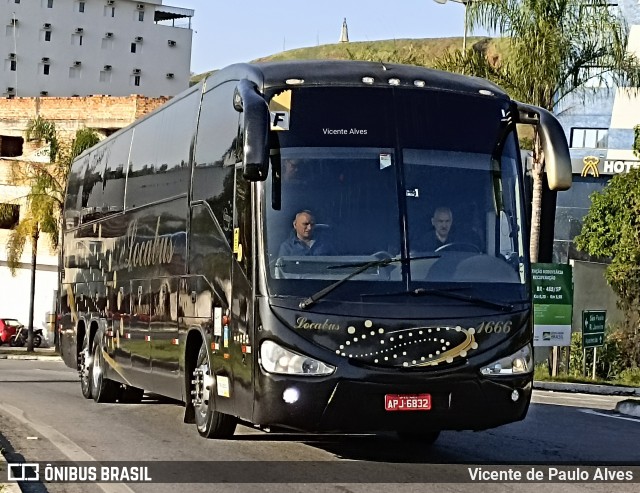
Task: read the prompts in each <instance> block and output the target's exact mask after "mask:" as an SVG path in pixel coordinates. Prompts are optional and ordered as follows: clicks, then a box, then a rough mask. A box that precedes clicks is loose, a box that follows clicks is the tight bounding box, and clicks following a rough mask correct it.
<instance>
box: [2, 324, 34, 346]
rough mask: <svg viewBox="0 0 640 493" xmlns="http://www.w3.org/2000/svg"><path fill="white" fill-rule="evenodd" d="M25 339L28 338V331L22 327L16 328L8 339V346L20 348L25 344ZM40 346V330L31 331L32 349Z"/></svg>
mask: <svg viewBox="0 0 640 493" xmlns="http://www.w3.org/2000/svg"><path fill="white" fill-rule="evenodd" d="M27 337H29V329H27V328H26V327H25V326H24V325H21V326H20V327H18V330H17V331H16V333H15V334H14V335H12V336H11V338H10V339H9V346H11V347H22V346H24V345H25V344H26V343H27ZM41 344H42V329H35V328H34V329H33V347H40V345H41Z"/></svg>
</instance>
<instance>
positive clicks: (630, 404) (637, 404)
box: [616, 399, 640, 418]
mask: <svg viewBox="0 0 640 493" xmlns="http://www.w3.org/2000/svg"><path fill="white" fill-rule="evenodd" d="M616 412H617V413H621V414H628V415H629V416H635V417H636V418H640V401H636V400H633V399H627V400H624V401H620V402H618V404H616Z"/></svg>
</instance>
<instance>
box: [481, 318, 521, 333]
mask: <svg viewBox="0 0 640 493" xmlns="http://www.w3.org/2000/svg"><path fill="white" fill-rule="evenodd" d="M511 326H512V325H511V320H509V321H507V322H482V323H481V324H480V325H478V328H477V329H476V333H477V334H482V333H483V332H484V333H485V334H508V333H509V332H511Z"/></svg>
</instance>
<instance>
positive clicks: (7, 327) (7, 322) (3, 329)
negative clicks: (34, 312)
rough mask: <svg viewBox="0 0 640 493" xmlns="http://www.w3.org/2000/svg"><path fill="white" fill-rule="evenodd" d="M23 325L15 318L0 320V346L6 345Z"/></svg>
mask: <svg viewBox="0 0 640 493" xmlns="http://www.w3.org/2000/svg"><path fill="white" fill-rule="evenodd" d="M22 325H23V324H21V323H20V322H18V321H17V320H16V319H15V318H0V344H7V343H9V340H10V339H11V337H12V336H15V335H16V332H17V331H18V328H20V327H22Z"/></svg>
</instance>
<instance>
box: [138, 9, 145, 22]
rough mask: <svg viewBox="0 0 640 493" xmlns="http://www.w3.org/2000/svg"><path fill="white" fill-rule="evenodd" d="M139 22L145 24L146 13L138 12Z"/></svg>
mask: <svg viewBox="0 0 640 493" xmlns="http://www.w3.org/2000/svg"><path fill="white" fill-rule="evenodd" d="M138 20H139V21H140V22H144V11H143V10H141V11H140V12H138Z"/></svg>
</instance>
